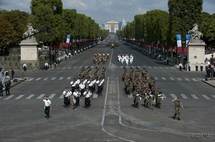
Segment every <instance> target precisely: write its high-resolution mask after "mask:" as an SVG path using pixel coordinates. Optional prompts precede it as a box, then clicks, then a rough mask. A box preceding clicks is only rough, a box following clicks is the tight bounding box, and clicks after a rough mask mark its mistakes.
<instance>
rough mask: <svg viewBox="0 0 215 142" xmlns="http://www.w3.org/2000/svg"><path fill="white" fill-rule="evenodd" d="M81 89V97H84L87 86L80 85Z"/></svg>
mask: <svg viewBox="0 0 215 142" xmlns="http://www.w3.org/2000/svg"><path fill="white" fill-rule="evenodd" d="M79 88H80V93H81V96H83V94H84V91H85V85H84V83H81V84H80V85H79Z"/></svg>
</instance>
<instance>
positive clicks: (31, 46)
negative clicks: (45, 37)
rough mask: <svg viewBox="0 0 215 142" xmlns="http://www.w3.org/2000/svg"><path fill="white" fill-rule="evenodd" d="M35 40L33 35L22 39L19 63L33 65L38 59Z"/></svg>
mask: <svg viewBox="0 0 215 142" xmlns="http://www.w3.org/2000/svg"><path fill="white" fill-rule="evenodd" d="M37 45H38V43H37V41H36V39H35V37H33V36H32V37H30V38H27V39H25V40H23V41H22V42H21V43H20V47H21V63H22V64H23V63H26V64H32V65H33V66H35V64H36V63H37V61H38V48H37Z"/></svg>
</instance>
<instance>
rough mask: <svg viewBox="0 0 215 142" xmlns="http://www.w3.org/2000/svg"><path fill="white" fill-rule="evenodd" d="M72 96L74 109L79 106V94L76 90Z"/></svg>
mask: <svg viewBox="0 0 215 142" xmlns="http://www.w3.org/2000/svg"><path fill="white" fill-rule="evenodd" d="M73 96H74V98H75V105H74V108H76V107H78V106H79V105H80V92H78V90H77V89H76V90H75V91H74V92H73Z"/></svg>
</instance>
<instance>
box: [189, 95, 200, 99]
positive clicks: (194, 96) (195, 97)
mask: <svg viewBox="0 0 215 142" xmlns="http://www.w3.org/2000/svg"><path fill="white" fill-rule="evenodd" d="M191 96H192V97H193V98H194V99H196V100H198V99H199V98H198V97H197V96H196V95H195V94H191Z"/></svg>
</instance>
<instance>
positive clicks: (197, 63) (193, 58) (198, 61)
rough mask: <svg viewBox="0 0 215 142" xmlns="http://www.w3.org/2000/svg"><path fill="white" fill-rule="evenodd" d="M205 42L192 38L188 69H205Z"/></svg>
mask: <svg viewBox="0 0 215 142" xmlns="http://www.w3.org/2000/svg"><path fill="white" fill-rule="evenodd" d="M205 46H206V44H205V42H203V41H202V40H191V41H190V43H189V47H188V48H189V49H188V70H189V71H205V66H206V64H205V63H204V62H205Z"/></svg>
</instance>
